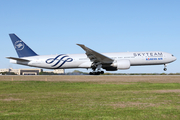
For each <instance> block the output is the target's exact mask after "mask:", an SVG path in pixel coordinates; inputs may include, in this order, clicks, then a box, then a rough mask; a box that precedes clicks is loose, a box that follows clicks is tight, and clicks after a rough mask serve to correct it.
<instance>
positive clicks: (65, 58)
mask: <svg viewBox="0 0 180 120" xmlns="http://www.w3.org/2000/svg"><path fill="white" fill-rule="evenodd" d="M103 55H105V56H108V57H109V58H112V59H113V60H114V62H116V61H119V60H129V61H130V65H131V66H137V65H160V64H167V63H170V62H173V61H175V60H176V57H174V56H173V55H172V54H170V53H166V52H159V51H152V52H151V51H148V52H119V53H103ZM22 59H26V60H29V62H27V61H18V60H10V62H11V63H16V64H21V65H27V66H32V67H40V68H47V69H68V68H91V65H92V62H91V61H90V59H89V58H88V57H87V55H86V54H58V55H41V56H33V57H22Z"/></svg>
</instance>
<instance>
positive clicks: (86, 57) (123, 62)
mask: <svg viewBox="0 0 180 120" xmlns="http://www.w3.org/2000/svg"><path fill="white" fill-rule="evenodd" d="M9 36H10V38H11V40H12V43H13V45H14V48H15V50H16V52H17V54H18V56H19V57H18V58H17V57H7V58H8V59H10V62H11V63H15V64H20V65H26V66H31V67H39V68H47V69H70V68H87V69H88V68H91V69H92V70H93V71H92V72H90V73H89V74H90V75H99V74H104V71H102V70H101V69H105V70H106V71H116V70H125V69H129V68H130V66H141V65H164V71H166V70H167V68H166V65H167V64H168V63H171V62H173V61H175V60H176V57H175V56H174V55H172V54H170V53H166V52H160V51H148V52H118V53H98V52H96V51H94V50H92V49H90V48H88V47H86V46H85V45H82V44H77V45H78V46H80V47H81V48H82V49H83V50H84V51H85V52H86V53H85V54H58V55H38V54H36V53H35V52H34V51H33V50H32V49H31V48H30V47H28V46H27V45H26V44H25V43H24V42H23V41H22V40H21V39H20V38H19V37H17V36H16V35H15V34H9Z"/></svg>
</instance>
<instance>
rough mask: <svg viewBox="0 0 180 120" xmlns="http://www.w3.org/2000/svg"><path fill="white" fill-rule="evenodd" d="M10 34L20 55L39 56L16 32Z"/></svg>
mask: <svg viewBox="0 0 180 120" xmlns="http://www.w3.org/2000/svg"><path fill="white" fill-rule="evenodd" d="M9 36H10V38H11V41H12V43H13V45H14V48H15V50H16V52H17V54H18V56H19V57H29V56H37V54H36V53H35V52H34V51H33V50H32V49H31V48H30V47H29V46H27V45H26V44H25V43H24V42H23V41H22V40H21V39H20V38H19V37H18V36H16V35H15V34H9Z"/></svg>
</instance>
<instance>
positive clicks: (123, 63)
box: [112, 60, 131, 70]
mask: <svg viewBox="0 0 180 120" xmlns="http://www.w3.org/2000/svg"><path fill="white" fill-rule="evenodd" d="M112 66H113V67H116V68H117V69H120V70H126V69H129V68H130V66H131V63H130V61H129V60H117V61H115V62H114V63H113V64H112Z"/></svg>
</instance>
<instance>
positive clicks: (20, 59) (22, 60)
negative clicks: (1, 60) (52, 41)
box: [6, 57, 30, 62]
mask: <svg viewBox="0 0 180 120" xmlns="http://www.w3.org/2000/svg"><path fill="white" fill-rule="evenodd" d="M6 58H7V59H13V60H18V61H21V62H30V60H26V59H22V58H15V57H6Z"/></svg>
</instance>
